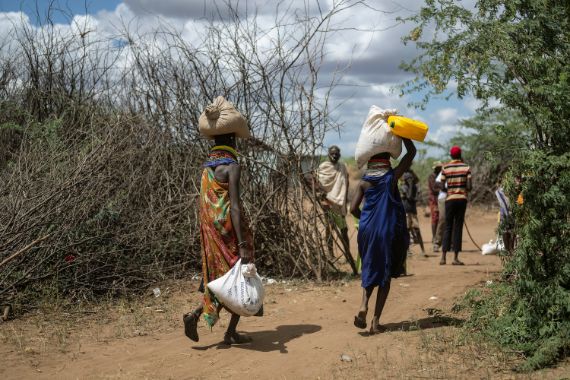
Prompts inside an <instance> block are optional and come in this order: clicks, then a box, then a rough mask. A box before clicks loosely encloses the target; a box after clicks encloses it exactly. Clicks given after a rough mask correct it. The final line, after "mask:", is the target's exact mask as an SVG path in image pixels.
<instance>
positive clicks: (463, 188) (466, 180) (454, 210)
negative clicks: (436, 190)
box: [439, 146, 471, 265]
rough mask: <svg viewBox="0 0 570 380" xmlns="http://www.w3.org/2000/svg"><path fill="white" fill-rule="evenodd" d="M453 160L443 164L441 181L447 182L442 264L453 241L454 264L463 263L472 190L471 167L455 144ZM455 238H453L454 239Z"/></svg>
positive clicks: (452, 153) (452, 154) (452, 149)
mask: <svg viewBox="0 0 570 380" xmlns="http://www.w3.org/2000/svg"><path fill="white" fill-rule="evenodd" d="M449 154H450V155H451V161H450V162H448V163H447V164H445V165H444V166H443V169H442V171H441V182H442V183H445V184H447V197H446V198H445V231H444V234H443V245H442V248H441V261H440V262H439V263H440V264H441V265H445V263H446V261H445V256H446V255H447V251H449V249H450V246H451V242H452V241H453V249H454V251H455V256H454V258H453V262H452V264H453V265H463V263H462V262H461V261H459V251H461V239H462V235H463V221H464V219H465V210H466V208H467V193H468V192H469V191H470V190H471V169H470V168H469V165H467V164H465V163H464V162H463V160H462V159H461V148H460V147H458V146H454V147H452V148H451V149H450V151H449ZM452 239H453V240H452Z"/></svg>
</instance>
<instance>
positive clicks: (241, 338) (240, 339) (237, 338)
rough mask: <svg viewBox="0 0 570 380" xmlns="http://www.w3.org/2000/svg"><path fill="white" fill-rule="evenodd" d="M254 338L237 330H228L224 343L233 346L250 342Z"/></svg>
mask: <svg viewBox="0 0 570 380" xmlns="http://www.w3.org/2000/svg"><path fill="white" fill-rule="evenodd" d="M251 341H252V339H251V338H250V337H248V336H245V335H240V334H238V333H237V332H235V331H234V332H229V331H226V333H225V334H224V344H227V345H228V346H231V345H232V344H242V343H249V342H251Z"/></svg>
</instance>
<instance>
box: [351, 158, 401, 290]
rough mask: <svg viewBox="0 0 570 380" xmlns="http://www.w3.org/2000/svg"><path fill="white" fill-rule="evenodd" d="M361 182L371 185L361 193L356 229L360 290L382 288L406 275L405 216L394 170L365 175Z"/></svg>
mask: <svg viewBox="0 0 570 380" xmlns="http://www.w3.org/2000/svg"><path fill="white" fill-rule="evenodd" d="M362 179H363V180H364V181H367V182H370V183H371V184H372V187H370V188H369V189H368V190H366V192H365V193H364V206H363V208H362V213H361V216H360V224H359V228H358V251H359V253H360V257H361V260H362V287H364V288H367V287H369V286H376V285H378V286H381V287H384V286H385V285H386V283H387V282H389V281H390V278H392V277H399V276H401V275H402V274H404V272H405V270H404V264H405V260H406V254H407V251H408V246H409V244H410V236H409V233H408V230H407V228H406V213H405V211H404V206H403V204H402V200H401V199H400V194H399V192H398V190H397V187H396V186H395V184H394V181H395V178H394V170H392V169H390V170H389V171H388V172H387V173H386V174H384V175H382V176H379V177H377V176H364V177H362ZM394 189H395V190H394Z"/></svg>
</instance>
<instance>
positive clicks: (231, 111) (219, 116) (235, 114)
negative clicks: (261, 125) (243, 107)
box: [198, 96, 251, 139]
mask: <svg viewBox="0 0 570 380" xmlns="http://www.w3.org/2000/svg"><path fill="white" fill-rule="evenodd" d="M198 129H199V131H200V133H201V134H203V135H204V136H206V137H209V138H214V136H218V135H224V134H227V133H235V135H236V137H241V138H244V139H246V138H248V137H250V136H251V135H250V133H249V129H248V128H247V121H246V120H245V117H243V116H242V115H241V114H240V113H239V111H238V110H236V109H235V107H234V105H233V104H232V103H230V102H228V101H227V100H226V99H224V97H223V96H218V97H217V98H216V99H214V102H213V103H212V104H210V105H209V106H207V107H206V109H205V110H204V112H202V114H201V115H200V119H199V120H198Z"/></svg>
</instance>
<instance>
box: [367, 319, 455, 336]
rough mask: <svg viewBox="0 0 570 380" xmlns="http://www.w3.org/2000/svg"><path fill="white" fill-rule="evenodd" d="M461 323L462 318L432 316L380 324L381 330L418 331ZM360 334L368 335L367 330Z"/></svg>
mask: <svg viewBox="0 0 570 380" xmlns="http://www.w3.org/2000/svg"><path fill="white" fill-rule="evenodd" d="M462 324H463V320H462V319H458V318H454V317H448V316H433V317H426V318H422V319H418V320H415V321H402V322H395V323H387V324H385V325H382V327H383V330H382V332H392V331H418V330H428V329H434V328H438V327H444V326H461V325H462ZM359 334H360V335H362V336H370V335H374V334H370V332H368V331H365V332H364V331H361V332H359Z"/></svg>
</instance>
